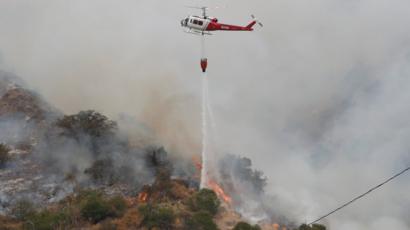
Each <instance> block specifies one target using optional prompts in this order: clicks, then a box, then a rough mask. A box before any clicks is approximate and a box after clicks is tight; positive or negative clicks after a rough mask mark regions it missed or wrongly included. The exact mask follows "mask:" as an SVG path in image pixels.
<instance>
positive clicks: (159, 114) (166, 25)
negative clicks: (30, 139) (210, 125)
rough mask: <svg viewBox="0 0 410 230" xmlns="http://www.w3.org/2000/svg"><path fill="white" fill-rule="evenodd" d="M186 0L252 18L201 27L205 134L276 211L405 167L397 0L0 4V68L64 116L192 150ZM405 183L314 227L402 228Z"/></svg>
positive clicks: (402, 22)
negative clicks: (255, 24)
mask: <svg viewBox="0 0 410 230" xmlns="http://www.w3.org/2000/svg"><path fill="white" fill-rule="evenodd" d="M189 4H199V5H222V6H224V5H227V6H228V7H227V8H225V9H218V10H214V11H211V12H210V15H214V16H218V17H219V19H220V21H223V22H225V21H226V22H227V23H230V22H231V23H238V24H247V23H248V19H249V20H250V17H249V15H250V14H251V13H253V14H255V15H256V16H258V18H259V19H260V20H261V21H262V22H263V23H264V25H265V27H264V28H263V29H257V30H256V31H255V32H253V33H239V32H235V33H217V34H216V35H215V36H211V37H209V39H208V40H207V56H208V60H209V67H208V76H209V78H210V97H211V101H212V102H213V106H214V107H213V108H214V115H215V119H216V123H217V124H218V129H219V131H218V135H219V137H220V140H218V143H223V148H224V149H223V150H224V151H226V152H232V153H237V154H244V155H247V156H249V157H250V158H251V159H252V160H253V163H254V164H255V165H256V167H257V168H260V169H261V170H263V171H264V172H265V174H267V176H268V178H269V184H268V190H269V192H270V193H272V194H275V195H276V196H277V197H279V198H280V200H282V201H283V203H284V204H281V205H280V206H279V205H278V209H282V210H283V212H284V213H292V215H293V216H294V217H296V218H298V219H299V220H300V221H309V220H311V219H314V218H316V217H317V216H319V215H321V214H324V213H325V212H327V211H328V210H330V209H333V208H334V207H336V206H337V205H339V204H340V203H342V202H344V201H346V200H349V199H350V198H352V196H354V195H357V194H359V193H361V192H364V191H367V189H368V188H369V187H371V186H372V185H374V184H376V183H379V182H380V181H381V180H383V179H385V178H387V177H389V176H390V175H391V174H393V173H395V172H397V171H399V170H401V169H402V168H404V167H405V166H407V165H408V163H409V161H410V159H409V158H410V157H409V153H408V152H407V150H408V149H409V146H408V144H407V143H408V141H407V140H408V137H409V135H410V124H409V119H408V118H407V114H408V112H409V111H408V101H410V94H409V93H408V92H410V89H409V87H410V84H409V83H410V82H409V81H410V80H409V78H408V75H409V74H410V69H409V64H408V63H409V58H410V29H409V27H408V25H407V24H408V21H410V2H409V1H406V0H376V1H374V0H360V1H345V0H330V1H329V0H326V1H325V0H317V1H302V0H300V1H298V0H290V1H289V0H278V1H268V0H255V1H245V0H238V1H222V0H221V1H201V2H199V1H195V2H192V1H168V2H166V1H165V2H164V1H158V0H149V1H148V0H144V1H143V0H136V1H131V0H129V1H128V0H125V1H121V2H118V1H112V0H103V1H101V0H90V1H81V0H71V1H67V0H66V1H63V0H48V1H46V0H40V1H29V0H14V1H2V2H1V3H0V31H1V34H2V36H0V53H1V55H0V56H1V65H2V66H3V68H5V69H7V70H11V71H13V72H15V73H17V74H18V75H20V76H23V77H25V78H26V79H25V80H26V81H27V82H28V83H29V84H30V85H32V86H34V87H35V88H36V89H38V90H39V91H40V92H41V93H42V94H43V95H44V96H45V97H46V98H47V99H48V100H49V101H51V102H52V103H54V104H55V105H56V106H57V107H59V108H61V109H63V110H64V111H66V112H68V113H75V112H77V111H78V110H80V109H89V108H94V109H96V110H99V111H101V112H103V113H108V114H110V115H115V114H117V113H119V112H126V113H129V114H135V116H137V117H138V118H140V119H146V120H147V122H148V123H150V124H157V125H158V127H157V128H158V130H159V131H161V133H162V134H163V137H164V139H165V140H167V141H168V144H169V145H172V147H173V148H175V149H183V151H182V152H189V151H190V149H194V151H198V150H199V148H198V146H199V145H200V129H199V127H200V126H199V125H200V123H199V122H200V120H199V118H200V114H199V111H200V103H199V101H200V92H201V90H200V85H201V84H200V83H201V82H200V81H201V79H200V77H199V76H200V74H199V72H200V68H199V58H200V47H199V39H198V38H197V37H195V36H193V35H188V34H184V33H183V32H182V30H181V28H180V27H179V21H180V19H182V18H183V17H185V16H186V15H187V14H188V13H198V14H199V12H195V11H194V10H191V9H186V8H184V7H183V6H184V5H189ZM158 121H161V122H160V124H158ZM175 130H178V132H176V131H175ZM179 135H180V136H179ZM178 136H179V137H180V138H176V137H178ZM171 143H178V144H171ZM191 151H192V150H191ZM408 180H409V176H404V177H402V178H400V179H398V180H397V181H395V182H393V183H391V184H389V185H387V186H385V187H384V188H382V189H381V190H380V191H377V192H375V193H373V194H371V195H370V196H368V197H367V198H366V199H364V200H361V201H359V202H357V203H355V204H354V205H352V206H351V207H348V208H346V209H345V210H343V211H341V212H340V213H337V214H335V215H334V216H332V217H329V218H328V219H327V224H328V225H329V226H330V227H331V229H336V230H338V229H373V228H390V229H396V230H401V229H409V228H410V223H409V221H408V213H409V209H408V207H409V204H410V198H409V196H408V193H409V192H410V186H409V183H407V181H408ZM286 203H287V204H288V206H287V205H286ZM287 207H292V208H287ZM290 209H292V210H290Z"/></svg>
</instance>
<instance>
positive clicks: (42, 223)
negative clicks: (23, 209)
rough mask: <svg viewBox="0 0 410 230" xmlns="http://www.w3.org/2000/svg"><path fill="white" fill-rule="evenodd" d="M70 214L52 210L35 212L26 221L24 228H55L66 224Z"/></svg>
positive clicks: (40, 229)
mask: <svg viewBox="0 0 410 230" xmlns="http://www.w3.org/2000/svg"><path fill="white" fill-rule="evenodd" d="M68 219H69V216H68V215H67V214H66V213H64V212H56V213H55V212H51V211H48V210H44V211H41V212H39V213H35V214H34V215H32V216H30V217H29V218H28V219H27V220H26V221H25V223H24V226H23V227H24V229H36V230H53V229H59V228H61V227H63V226H66V222H67V221H68Z"/></svg>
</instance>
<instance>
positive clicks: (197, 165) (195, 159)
mask: <svg viewBox="0 0 410 230" xmlns="http://www.w3.org/2000/svg"><path fill="white" fill-rule="evenodd" d="M192 162H194V165H195V168H196V170H197V171H198V172H200V171H201V169H202V163H201V160H200V159H199V157H198V156H193V157H192Z"/></svg>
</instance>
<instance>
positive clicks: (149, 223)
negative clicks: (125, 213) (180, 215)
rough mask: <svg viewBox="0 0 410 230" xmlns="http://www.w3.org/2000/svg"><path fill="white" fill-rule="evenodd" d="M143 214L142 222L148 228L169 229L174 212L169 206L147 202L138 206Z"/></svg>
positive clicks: (172, 221)
mask: <svg viewBox="0 0 410 230" xmlns="http://www.w3.org/2000/svg"><path fill="white" fill-rule="evenodd" d="M139 211H140V212H141V214H142V216H143V221H142V224H143V225H144V226H145V227H147V228H148V229H151V228H154V227H157V228H159V229H170V228H172V225H173V223H174V219H175V214H174V211H173V210H172V209H171V208H168V207H164V206H160V205H152V204H147V205H143V206H141V207H140V208H139Z"/></svg>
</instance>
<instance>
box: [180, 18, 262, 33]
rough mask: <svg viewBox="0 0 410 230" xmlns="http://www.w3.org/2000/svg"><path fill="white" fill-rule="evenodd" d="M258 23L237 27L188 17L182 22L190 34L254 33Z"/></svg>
mask: <svg viewBox="0 0 410 230" xmlns="http://www.w3.org/2000/svg"><path fill="white" fill-rule="evenodd" d="M255 23H256V21H255V20H254V21H252V22H251V23H249V25H247V26H236V25H229V24H222V23H218V19H216V18H208V17H199V16H193V15H191V16H188V17H187V18H185V19H183V20H182V21H181V26H182V27H185V28H187V29H188V30H190V31H188V32H191V31H192V32H197V33H201V32H205V31H217V30H228V31H253V28H252V27H253V26H254V25H255Z"/></svg>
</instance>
